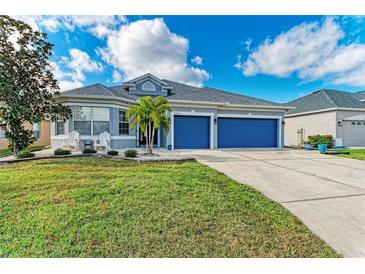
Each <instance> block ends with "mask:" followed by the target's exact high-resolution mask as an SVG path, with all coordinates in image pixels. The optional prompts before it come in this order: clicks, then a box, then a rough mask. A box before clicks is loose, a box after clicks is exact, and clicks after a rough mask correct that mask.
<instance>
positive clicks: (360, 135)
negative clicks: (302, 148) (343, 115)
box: [342, 121, 365, 147]
mask: <svg viewBox="0 0 365 274" xmlns="http://www.w3.org/2000/svg"><path fill="white" fill-rule="evenodd" d="M342 130H343V131H342V145H343V146H349V147H364V146H365V125H364V124H363V123H362V122H358V121H354V122H352V121H345V122H344V123H343V127H342Z"/></svg>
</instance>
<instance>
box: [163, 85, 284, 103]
mask: <svg viewBox="0 0 365 274" xmlns="http://www.w3.org/2000/svg"><path fill="white" fill-rule="evenodd" d="M163 81H164V82H165V83H167V84H169V85H170V86H172V87H173V89H172V92H171V94H169V95H168V97H167V98H168V99H170V100H185V101H201V102H214V103H229V104H237V105H255V106H282V105H281V104H278V103H274V102H271V101H266V100H262V99H258V98H254V97H249V96H245V95H240V94H237V93H232V92H227V91H223V90H219V89H215V88H211V87H204V88H198V87H194V86H189V85H185V84H180V83H177V82H174V81H170V80H163Z"/></svg>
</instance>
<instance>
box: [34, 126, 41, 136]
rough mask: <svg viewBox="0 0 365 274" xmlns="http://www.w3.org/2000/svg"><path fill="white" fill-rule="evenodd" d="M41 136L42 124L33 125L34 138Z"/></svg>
mask: <svg viewBox="0 0 365 274" xmlns="http://www.w3.org/2000/svg"><path fill="white" fill-rule="evenodd" d="M39 136H40V124H39V123H34V124H33V137H34V138H39Z"/></svg>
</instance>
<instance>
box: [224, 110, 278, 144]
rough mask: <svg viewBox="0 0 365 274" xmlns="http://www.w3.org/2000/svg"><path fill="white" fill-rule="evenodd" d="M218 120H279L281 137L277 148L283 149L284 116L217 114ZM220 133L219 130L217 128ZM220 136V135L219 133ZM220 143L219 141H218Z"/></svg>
mask: <svg viewBox="0 0 365 274" xmlns="http://www.w3.org/2000/svg"><path fill="white" fill-rule="evenodd" d="M218 118H249V119H276V120H278V125H277V127H278V130H279V134H278V135H279V136H278V141H277V142H278V143H277V147H278V148H281V147H282V138H281V137H282V131H283V128H282V123H283V117H282V116H270V115H249V114H217V119H218ZM217 131H218V128H217ZM217 136H218V133H217ZM217 142H218V140H217Z"/></svg>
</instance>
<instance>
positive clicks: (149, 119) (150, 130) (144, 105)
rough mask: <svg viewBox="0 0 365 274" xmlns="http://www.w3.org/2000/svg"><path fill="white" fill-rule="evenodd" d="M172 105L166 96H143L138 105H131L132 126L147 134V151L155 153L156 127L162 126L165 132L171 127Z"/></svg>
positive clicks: (128, 113) (129, 116)
mask: <svg viewBox="0 0 365 274" xmlns="http://www.w3.org/2000/svg"><path fill="white" fill-rule="evenodd" d="M169 111H171V106H170V105H169V103H168V102H167V100H166V98H165V97H162V96H158V97H154V98H153V99H152V98H151V97H150V96H144V97H141V98H140V100H139V102H138V104H137V105H133V106H131V107H130V108H129V109H128V111H127V118H128V119H132V122H131V124H130V127H131V128H133V127H135V126H138V127H139V130H140V131H141V133H142V134H144V135H145V136H146V153H147V154H153V139H154V137H155V136H154V135H155V129H159V128H162V129H164V130H165V132H168V131H169V129H170V118H169V117H168V115H167V113H168V112H169Z"/></svg>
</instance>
